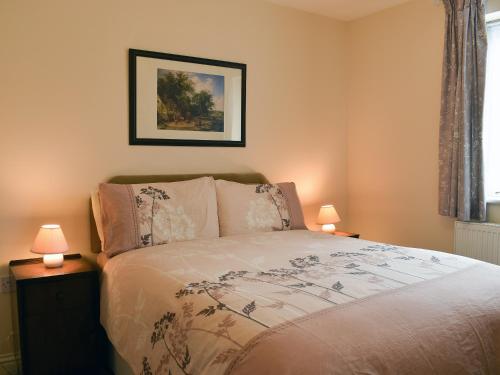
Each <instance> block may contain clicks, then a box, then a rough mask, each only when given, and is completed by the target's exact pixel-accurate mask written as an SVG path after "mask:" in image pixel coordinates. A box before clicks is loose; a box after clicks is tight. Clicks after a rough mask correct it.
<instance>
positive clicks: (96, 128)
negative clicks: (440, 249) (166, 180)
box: [0, 0, 347, 354]
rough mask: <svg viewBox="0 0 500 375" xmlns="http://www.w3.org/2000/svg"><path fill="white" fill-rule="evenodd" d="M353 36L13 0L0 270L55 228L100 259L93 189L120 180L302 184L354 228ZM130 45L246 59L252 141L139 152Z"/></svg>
mask: <svg viewBox="0 0 500 375" xmlns="http://www.w3.org/2000/svg"><path fill="white" fill-rule="evenodd" d="M346 33H347V26H346V24H344V23H341V22H336V21H333V20H331V19H328V18H323V17H320V16H314V15H311V14H307V13H304V12H300V11H296V10H291V9H288V8H284V7H280V6H277V5H273V4H269V3H267V2H263V1H256V0H211V1H197V0H148V1H134V0H122V1H118V0H115V1H98V0H89V1H79V2H77V1H67V0H59V1H57V0H50V1H43V2H42V1H35V0H31V1H1V2H0V45H2V48H1V49H0V68H1V69H0V103H1V106H2V107H1V110H0V124H1V126H2V136H1V137H0V150H1V153H2V157H1V158H0V170H1V171H2V180H1V183H0V207H2V210H1V211H0V233H1V237H2V242H1V243H0V275H5V274H7V262H8V261H9V260H10V259H15V258H29V257H32V256H33V254H31V253H30V252H29V248H30V245H31V242H32V240H33V239H34V236H35V234H36V232H37V228H38V226H39V225H40V224H43V223H47V222H56V223H60V224H61V225H62V227H63V229H64V232H65V234H66V237H67V239H68V242H69V244H70V247H71V250H72V251H74V252H81V253H83V254H85V255H89V250H88V248H89V229H88V220H89V219H88V198H89V193H90V191H91V190H93V189H95V188H96V186H97V184H98V183H99V182H100V181H103V180H106V179H107V178H108V177H110V176H113V175H119V174H151V173H163V174H168V173H197V172H207V173H210V172H246V171H259V172H262V173H264V174H265V175H266V176H268V178H270V179H271V180H272V181H284V180H293V181H295V182H296V183H297V185H298V190H299V194H300V197H301V199H302V201H303V204H304V205H305V211H306V217H307V221H308V222H309V223H312V222H314V219H315V215H316V214H317V209H318V206H319V205H320V204H322V203H325V202H331V201H333V202H335V203H336V204H337V207H338V209H339V211H340V214H341V215H342V216H343V217H344V219H345V220H344V225H345V222H346V220H347V193H346V187H347V172H346V170H347V142H346V138H347V130H346V125H347V124H346V111H347V109H346V97H345V92H346V90H347V85H346V56H347V54H346V48H347V47H346V42H347V40H346V36H347V35H346ZM128 48H139V49H147V50H153V51H164V52H171V53H178V54H186V55H193V56H201V57H206V58H214V59H222V60H231V61H237V62H244V63H246V64H248V81H247V84H248V93H247V108H248V109H247V124H248V125H247V129H248V130H247V147H246V148H234V149H232V148H192V147H140V146H134V147H132V146H129V145H128V117H127V116H128V105H127V101H128V92H127V49H128ZM7 298H8V295H0V309H1V310H0V354H1V353H2V352H9V351H10V350H11V347H10V345H8V344H5V339H4V338H6V337H7V335H8V334H9V332H10V330H11V328H10V318H9V314H8V306H9V305H8V299H7ZM2 340H3V341H2Z"/></svg>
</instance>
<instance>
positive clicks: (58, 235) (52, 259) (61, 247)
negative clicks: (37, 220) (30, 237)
mask: <svg viewBox="0 0 500 375" xmlns="http://www.w3.org/2000/svg"><path fill="white" fill-rule="evenodd" d="M67 250H68V243H67V242H66V238H64V234H63V232H62V229H61V226H60V225H58V224H45V225H42V226H41V227H40V230H39V231H38V234H37V236H36V238H35V242H34V243H33V246H32V247H31V252H32V253H36V254H43V264H45V267H47V268H56V267H61V266H62V264H63V261H64V255H63V254H62V253H64V252H65V251H67Z"/></svg>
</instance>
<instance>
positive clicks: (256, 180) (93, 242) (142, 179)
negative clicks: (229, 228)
mask: <svg viewBox="0 0 500 375" xmlns="http://www.w3.org/2000/svg"><path fill="white" fill-rule="evenodd" d="M205 176H212V177H213V178H215V179H216V180H227V181H234V182H239V183H242V184H266V183H268V182H269V181H268V180H267V178H266V177H264V175H262V174H260V173H215V174H207V173H205V174H178V175H150V176H116V177H111V178H110V179H109V180H108V181H107V182H109V183H112V184H147V183H154V182H174V181H185V180H192V179H193V178H198V177H205ZM90 248H91V250H92V252H94V253H98V252H100V251H101V241H100V239H99V235H98V234H97V227H96V224H95V219H94V214H93V212H92V204H90Z"/></svg>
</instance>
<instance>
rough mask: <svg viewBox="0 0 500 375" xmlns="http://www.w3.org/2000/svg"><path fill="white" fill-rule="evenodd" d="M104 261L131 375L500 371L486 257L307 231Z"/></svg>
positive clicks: (160, 248) (497, 296) (105, 310)
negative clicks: (467, 255) (480, 258)
mask: <svg viewBox="0 0 500 375" xmlns="http://www.w3.org/2000/svg"><path fill="white" fill-rule="evenodd" d="M193 177H197V176H181V177H179V176H153V177H147V178H144V177H132V178H128V177H126V178H120V179H118V180H117V179H115V180H113V182H123V183H130V182H131V181H132V182H137V181H140V182H144V181H147V182H155V181H175V180H177V179H179V178H186V179H189V178H193ZM218 177H221V176H217V175H216V176H215V178H218ZM222 178H224V179H232V180H236V181H239V182H248V183H252V182H254V183H262V182H266V180H265V179H264V177H263V176H261V175H244V176H241V175H232V176H228V175H224V176H223V177H222ZM93 238H95V237H93ZM95 247H96V248H97V247H98V244H97V243H95ZM99 260H100V262H99V263H100V264H101V265H102V283H101V323H102V325H103V327H104V329H105V331H106V333H107V336H108V338H109V340H110V342H111V343H112V345H113V352H114V358H115V359H117V362H119V363H120V364H119V365H117V364H116V363H115V364H114V368H115V372H116V373H117V374H120V375H121V374H125V373H134V374H145V375H147V374H235V375H240V374H496V373H500V356H499V354H498V353H499V350H500V268H499V267H497V266H493V265H489V264H486V263H483V262H479V261H476V260H472V259H468V258H464V257H459V256H455V255H451V254H447V253H440V252H435V251H430V250H423V249H413V248H405V247H399V246H393V245H390V244H381V243H374V242H370V241H365V240H359V239H352V238H346V237H335V236H332V235H329V234H323V233H318V232H311V231H308V230H290V231H281V232H262V233H250V234H241V235H234V236H226V237H221V238H210V239H199V240H192V241H185V242H174V243H169V244H162V245H157V246H151V247H147V248H142V249H137V250H134V251H129V252H126V253H123V254H120V255H117V256H114V257H112V258H110V259H107V257H106V256H104V255H102V254H101V255H99Z"/></svg>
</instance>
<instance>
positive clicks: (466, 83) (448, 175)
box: [439, 0, 487, 221]
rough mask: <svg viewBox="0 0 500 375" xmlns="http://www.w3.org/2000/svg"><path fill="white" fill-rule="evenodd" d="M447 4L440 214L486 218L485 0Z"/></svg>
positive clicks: (456, 0) (454, 0)
mask: <svg viewBox="0 0 500 375" xmlns="http://www.w3.org/2000/svg"><path fill="white" fill-rule="evenodd" d="M443 3H444V6H445V12H446V34H445V48H444V60H443V81H442V93H441V119H440V130H439V213H440V214H441V215H444V216H450V217H456V218H458V219H459V220H463V221H470V220H479V221H484V220H485V219H486V203H485V193H484V181H483V142H482V135H483V134H482V132H483V123H482V117H483V101H484V86H485V76H486V48H487V41H486V24H485V9H484V0H443Z"/></svg>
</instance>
